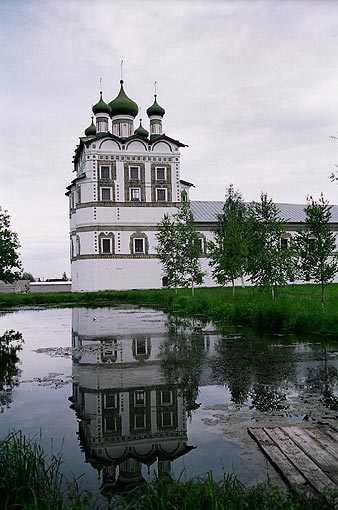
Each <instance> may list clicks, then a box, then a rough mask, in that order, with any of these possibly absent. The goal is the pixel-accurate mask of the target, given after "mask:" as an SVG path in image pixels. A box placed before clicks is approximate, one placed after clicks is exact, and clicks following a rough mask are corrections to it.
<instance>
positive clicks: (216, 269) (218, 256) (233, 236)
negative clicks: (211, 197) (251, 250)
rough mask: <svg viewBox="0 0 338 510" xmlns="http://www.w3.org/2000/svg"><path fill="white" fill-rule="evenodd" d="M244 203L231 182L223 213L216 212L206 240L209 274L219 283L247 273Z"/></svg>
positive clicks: (224, 282) (232, 283)
mask: <svg viewBox="0 0 338 510" xmlns="http://www.w3.org/2000/svg"><path fill="white" fill-rule="evenodd" d="M246 218H247V215H246V206H245V204H244V202H243V200H242V195H241V194H240V192H239V191H238V190H237V191H235V190H234V187H233V185H232V184H231V185H230V186H229V188H228V189H227V191H226V195H225V203H224V206H223V212H222V213H221V214H219V215H218V224H217V228H216V230H215V232H214V240H213V241H210V242H209V243H208V253H209V264H210V266H211V267H212V271H211V274H212V276H213V278H214V279H215V280H216V282H217V283H218V284H220V285H225V284H227V283H229V282H230V283H231V285H232V294H233V296H235V280H236V279H237V278H242V277H243V276H244V274H245V272H246V267H247V257H248V242H247V221H246Z"/></svg>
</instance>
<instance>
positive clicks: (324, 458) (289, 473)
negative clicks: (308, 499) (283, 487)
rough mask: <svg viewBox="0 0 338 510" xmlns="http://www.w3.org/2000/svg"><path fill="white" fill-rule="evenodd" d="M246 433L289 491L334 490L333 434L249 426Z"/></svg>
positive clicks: (336, 458) (337, 455)
mask: <svg viewBox="0 0 338 510" xmlns="http://www.w3.org/2000/svg"><path fill="white" fill-rule="evenodd" d="M248 432H249V434H250V436H251V437H252V438H253V439H254V440H255V441H256V442H257V443H258V445H259V447H260V448H261V449H262V451H263V452H264V454H265V455H266V456H267V457H268V459H269V460H270V462H271V464H272V465H273V466H274V467H275V468H276V469H277V471H278V472H279V473H280V475H281V476H282V478H283V479H284V481H285V482H286V483H287V484H288V485H289V486H290V487H291V488H292V489H294V490H296V491H298V492H304V491H305V492H306V491H310V492H311V491H315V492H322V491H323V490H327V489H337V487H338V433H337V432H335V431H332V430H329V429H319V428H301V427H274V428H265V427H264V428H254V427H250V428H248Z"/></svg>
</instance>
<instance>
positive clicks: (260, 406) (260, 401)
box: [250, 384, 287, 411]
mask: <svg viewBox="0 0 338 510" xmlns="http://www.w3.org/2000/svg"><path fill="white" fill-rule="evenodd" d="M250 394H251V399H252V400H251V402H252V407H253V408H256V409H257V410H258V411H277V410H278V409H285V408H287V404H286V396H285V393H283V392H282V391H281V390H280V389H279V388H274V387H271V386H268V385H266V384H254V385H253V387H252V390H251V392H250Z"/></svg>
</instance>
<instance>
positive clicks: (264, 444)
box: [248, 428, 309, 490]
mask: <svg viewBox="0 0 338 510" xmlns="http://www.w3.org/2000/svg"><path fill="white" fill-rule="evenodd" d="M248 432H249V434H250V436H251V437H253V438H254V439H255V441H256V442H257V443H258V445H259V446H260V448H261V449H262V450H263V452H264V453H265V454H266V456H267V457H268V458H269V460H270V462H271V464H272V465H273V467H274V468H275V469H277V471H279V473H280V474H281V475H282V477H283V478H284V479H285V480H286V481H287V482H288V484H289V485H291V486H292V487H294V488H295V489H297V490H300V489H302V488H305V489H307V488H308V487H309V483H308V481H307V480H306V478H305V477H304V476H303V475H302V474H301V473H300V471H298V469H297V468H296V467H295V466H294V465H293V464H292V462H290V461H289V459H288V458H287V457H285V455H283V453H282V452H281V450H280V449H279V448H278V446H277V445H276V444H275V443H274V442H273V441H272V439H271V438H270V436H269V435H268V434H267V433H266V432H265V431H264V430H263V429H261V428H249V429H248Z"/></svg>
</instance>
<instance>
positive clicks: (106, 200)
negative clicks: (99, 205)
mask: <svg viewBox="0 0 338 510" xmlns="http://www.w3.org/2000/svg"><path fill="white" fill-rule="evenodd" d="M108 190H109V196H110V198H109V199H107V198H103V192H104V191H108ZM112 197H113V188H112V187H111V186H102V187H101V188H100V198H101V202H111V201H112Z"/></svg>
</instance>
